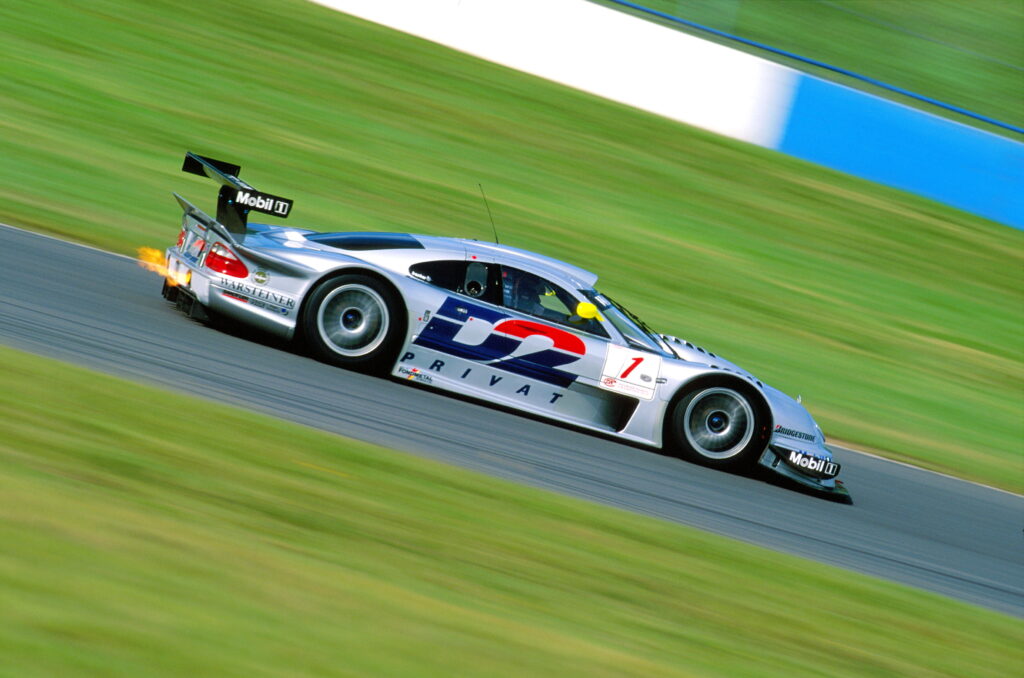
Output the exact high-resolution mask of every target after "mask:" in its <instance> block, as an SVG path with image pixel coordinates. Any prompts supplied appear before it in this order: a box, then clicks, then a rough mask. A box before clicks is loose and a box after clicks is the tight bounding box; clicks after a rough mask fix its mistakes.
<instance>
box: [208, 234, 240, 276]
mask: <svg viewBox="0 0 1024 678" xmlns="http://www.w3.org/2000/svg"><path fill="white" fill-rule="evenodd" d="M206 267H207V268H209V269H212V270H214V271H216V272H217V273H223V274H224V275H229V276H231V277H232V278H248V277H249V269H248V268H246V267H245V264H243V263H242V261H241V259H239V258H238V257H237V256H235V253H234V252H232V251H231V250H229V249H228V248H227V247H225V246H224V245H222V244H220V243H219V242H218V243H214V244H213V247H211V248H210V253H209V254H207V255H206Z"/></svg>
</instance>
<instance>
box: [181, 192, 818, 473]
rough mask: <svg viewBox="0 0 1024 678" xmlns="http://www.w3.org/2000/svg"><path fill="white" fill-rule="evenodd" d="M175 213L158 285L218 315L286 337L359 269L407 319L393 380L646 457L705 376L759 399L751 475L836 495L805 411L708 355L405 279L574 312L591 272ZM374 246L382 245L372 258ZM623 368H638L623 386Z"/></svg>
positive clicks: (422, 240) (542, 260)
mask: <svg viewBox="0 0 1024 678" xmlns="http://www.w3.org/2000/svg"><path fill="white" fill-rule="evenodd" d="M178 200H179V202H180V203H182V206H183V207H184V209H185V215H184V218H183V222H182V227H183V234H182V239H181V240H180V241H179V245H175V246H173V247H171V248H169V249H168V250H167V252H166V256H167V266H168V274H167V275H168V278H169V279H172V278H173V279H174V280H175V281H177V282H178V283H179V284H180V285H181V288H182V289H185V290H186V291H187V293H188V294H190V295H192V296H194V297H195V299H196V300H197V301H198V302H199V303H201V304H202V305H203V306H205V307H207V308H209V309H212V310H213V311H215V312H218V313H221V314H223V315H226V316H230V317H232V318H235V319H237V320H240V321H243V322H245V323H249V324H251V325H254V326H256V327H259V328H261V329H263V330H265V331H267V332H270V333H273V334H276V335H278V336H281V337H285V338H292V337H293V336H294V335H295V332H296V327H297V324H298V321H299V318H300V317H301V314H302V312H303V301H304V300H305V299H306V297H307V295H308V294H309V293H310V291H311V290H312V289H313V288H314V287H315V286H316V285H317V283H319V282H320V281H322V280H324V279H325V278H329V277H331V276H333V275H336V274H338V273H340V272H342V271H352V270H362V271H365V272H368V273H370V274H372V275H376V276H378V277H380V278H383V279H385V280H386V281H388V282H390V284H391V285H392V286H393V287H394V289H395V290H396V291H397V293H398V294H399V296H400V297H401V300H402V302H403V303H404V305H405V309H406V312H407V313H408V318H407V321H408V322H407V325H406V327H407V328H408V331H407V336H406V337H405V340H404V342H403V346H402V348H401V350H400V352H399V354H398V358H397V360H396V361H395V364H394V366H393V368H392V370H391V374H392V375H393V376H395V377H398V378H401V379H406V380H410V381H415V382H417V383H419V384H422V385H425V386H429V387H432V388H439V389H445V390H449V391H453V392H457V393H460V394H464V395H467V396H471V397H474V398H479V399H481V400H484V401H487V402H490V403H494V404H498V405H501V406H505V407H509V408H513V409H516V410H520V411H523V412H528V413H530V414H534V415H537V416H541V417H547V418H550V419H555V420H558V421H560V422H564V423H567V424H571V425H573V426H576V427H579V428H582V429H586V430H590V431H595V432H600V433H602V434H605V435H609V436H613V437H616V438H620V439H623V440H627V441H630V442H633V443H639V444H642V445H647V446H652V447H661V446H662V443H663V440H662V437H663V429H664V421H665V417H666V412H667V411H668V408H669V406H670V404H671V403H672V400H673V398H674V397H675V396H676V395H677V394H679V393H680V392H681V391H682V390H684V389H685V388H686V387H687V385H688V384H691V383H692V382H693V381H694V380H697V379H706V378H709V377H712V378H716V379H719V380H739V381H742V382H744V383H745V384H747V385H748V386H749V387H751V388H753V389H754V390H756V392H757V393H758V394H760V396H761V397H762V398H763V399H764V403H765V404H766V405H767V408H768V410H769V411H770V413H771V419H772V422H771V425H772V427H773V433H772V435H771V439H770V442H769V445H768V447H767V448H766V449H765V451H764V453H763V455H762V457H761V462H760V463H761V465H762V466H764V467H765V468H769V469H772V470H774V471H776V472H777V473H779V474H781V475H785V476H787V477H794V476H795V478H794V479H795V480H797V481H798V482H800V483H802V484H804V485H807V486H809V487H813V488H817V489H821V490H824V491H829V490H834V489H835V488H836V481H835V479H834V477H833V478H821V477H815V473H814V472H813V469H816V468H818V467H819V466H820V465H823V464H826V463H831V459H832V455H831V453H830V451H829V450H828V448H827V447H826V446H825V440H824V436H823V435H822V434H821V431H820V429H819V428H818V427H817V425H816V424H815V422H814V420H813V418H812V417H811V415H810V414H809V413H808V412H807V410H806V409H805V408H804V407H803V406H802V405H800V404H799V403H798V402H797V401H795V400H793V399H792V398H790V397H789V396H787V395H785V394H784V393H782V392H780V391H778V390H776V389H774V388H771V387H770V386H767V385H765V384H763V383H762V382H760V381H759V380H758V379H757V378H756V377H754V376H753V375H752V374H750V373H749V372H747V371H745V370H743V369H742V368H740V367H738V366H736V365H734V364H732V363H731V362H729V361H726V360H724V359H722V358H721V357H719V356H717V355H715V354H714V353H711V352H710V351H707V350H705V349H703V348H701V347H698V346H695V345H694V344H691V343H689V342H686V341H684V340H681V339H677V338H675V337H666V336H663V335H662V337H661V338H660V340H656V341H652V342H651V344H652V345H651V346H650V347H640V346H638V345H637V344H636V343H635V342H633V343H631V342H630V341H628V339H627V338H626V337H625V336H624V335H623V334H622V333H621V332H620V331H619V330H618V329H617V328H616V326H615V325H613V323H611V322H609V321H608V319H606V318H601V319H600V321H599V322H600V324H601V326H600V327H599V328H594V332H587V331H583V330H578V329H574V328H572V327H566V326H565V325H558V324H555V323H553V322H545V321H544V320H543V319H539V318H537V317H532V316H529V315H526V314H523V313H520V312H518V311H516V310H514V309H512V308H508V307H506V306H503V305H501V304H496V303H487V302H485V301H482V300H481V299H478V298H471V297H469V296H466V295H464V294H460V293H458V292H457V291H453V290H451V289H444V288H441V287H439V286H437V285H435V284H433V283H432V282H431V281H429V280H426V279H425V277H426V276H422V275H414V274H413V273H412V272H411V271H410V268H411V267H413V266H415V265H417V264H423V263H424V262H456V261H460V262H480V263H482V264H490V265H494V264H497V265H500V266H506V267H515V268H516V269H520V270H522V271H526V272H529V273H532V274H534V275H537V276H540V277H541V278H543V279H545V280H547V281H550V282H551V283H553V284H554V285H557V286H558V287H560V288H561V289H562V290H564V291H566V292H568V293H570V294H571V295H573V297H574V298H575V299H576V300H577V301H579V302H588V301H590V300H591V298H588V297H587V296H586V295H585V293H584V292H585V291H592V290H593V289H594V285H595V283H596V281H597V276H596V275H594V274H593V273H590V272H589V271H586V270H583V269H581V268H577V267H575V266H571V265H569V264H566V263H563V262H560V261H557V260H555V259H551V258H549V257H545V256H542V255H539V254H535V253H532V252H527V251H524V250H518V249H515V248H512V247H508V246H504V245H497V244H493V243H482V242H477V241H474V240H462V239H456V238H443V237H434V236H410V235H408V234H378V235H376V236H375V235H374V234H365V233H348V234H345V233H341V234H321V233H317V232H315V231H310V230H305V229H296V228H283V227H277V226H268V225H264V224H249V225H248V230H247V231H246V233H245V234H244V235H240V234H237V233H236V234H230V233H227V232H226V230H224V229H223V228H221V227H220V225H219V224H218V223H217V222H216V221H215V220H213V219H212V218H210V217H208V216H207V215H205V214H203V213H202V212H201V211H199V210H198V209H196V208H195V207H194V206H192V205H191V204H190V203H188V202H187V201H185V200H184V199H183V198H180V197H179V198H178ZM374 237H379V238H381V242H380V244H382V245H384V246H383V247H381V248H379V249H378V248H376V247H375V246H374V242H373V240H372V239H373V238H374ZM332 239H333V241H334V242H342V243H344V242H349V241H351V242H352V243H355V244H354V245H353V246H352V247H351V248H349V249H346V248H342V247H338V246H333V245H332V244H331V241H332ZM367 239H369V240H367ZM216 242H220V243H222V244H224V245H225V246H227V247H229V248H230V249H231V250H232V251H233V252H234V253H235V254H236V255H237V256H238V258H239V259H241V260H242V262H243V263H244V264H245V266H246V268H247V270H248V276H247V277H245V278H238V277H232V276H229V275H224V274H221V273H215V272H214V271H212V270H211V269H210V268H208V267H207V266H205V265H204V262H205V258H206V256H207V255H208V254H209V252H210V248H211V247H212V246H213V244H214V243H216ZM368 243H369V244H368ZM389 243H392V244H394V246H388V245H389ZM601 334H603V335H605V336H601ZM630 365H632V366H633V367H636V366H638V365H640V366H641V367H640V368H639V369H637V371H636V373H634V374H632V375H630V368H629V366H630ZM623 366H625V369H623ZM623 376H626V378H625V379H623V378H620V377H623ZM630 376H631V377H632V378H629V377H630ZM801 455H803V456H801ZM804 460H807V461H804ZM815 460H820V461H815ZM801 462H803V463H804V467H801V466H800V464H801ZM808 468H812V470H810V471H809V470H808ZM818 475H820V474H818Z"/></svg>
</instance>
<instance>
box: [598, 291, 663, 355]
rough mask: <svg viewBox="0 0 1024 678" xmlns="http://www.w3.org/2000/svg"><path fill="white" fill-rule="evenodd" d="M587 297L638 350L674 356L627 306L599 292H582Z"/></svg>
mask: <svg viewBox="0 0 1024 678" xmlns="http://www.w3.org/2000/svg"><path fill="white" fill-rule="evenodd" d="M580 291H581V292H583V294H584V296H586V297H587V299H589V300H590V301H591V302H592V303H593V304H594V305H595V306H597V309H598V310H599V311H600V312H601V315H603V316H604V317H605V318H607V319H608V322H610V323H611V324H612V325H614V326H615V329H617V330H618V331H619V332H620V333H621V334H622V336H623V337H625V338H626V341H627V342H628V343H629V344H631V345H633V346H637V347H638V348H645V349H647V350H649V351H655V352H656V353H666V354H668V355H672V352H671V351H670V350H669V349H668V347H667V346H666V345H665V343H664V342H663V341H662V339H661V337H660V336H658V334H657V333H656V332H655V331H654V330H652V329H651V328H650V327H648V326H647V325H646V324H644V321H643V320H640V318H638V317H637V316H636V315H634V314H633V313H630V312H629V311H628V310H627V309H626V307H625V306H622V305H621V304H618V303H616V302H615V301H613V300H612V299H611V298H609V297H607V296H605V295H603V294H601V293H600V292H598V291H597V290H580Z"/></svg>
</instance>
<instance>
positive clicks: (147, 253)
mask: <svg viewBox="0 0 1024 678" xmlns="http://www.w3.org/2000/svg"><path fill="white" fill-rule="evenodd" d="M136 252H137V253H138V259H137V261H138V264H139V266H141V267H142V268H144V269H146V270H147V271H153V272H154V273H158V274H160V275H162V276H163V277H164V278H166V280H167V284H168V285H170V286H171V287H177V286H178V285H184V284H185V283H186V282H187V280H186V276H187V275H188V274H187V272H186V273H182V272H180V271H179V272H176V273H171V271H170V270H169V269H168V268H167V260H166V259H165V258H164V253H163V252H161V251H160V250H158V249H154V248H152V247H140V248H138V249H137V250H136Z"/></svg>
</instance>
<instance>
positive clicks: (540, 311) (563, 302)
mask: <svg viewBox="0 0 1024 678" xmlns="http://www.w3.org/2000/svg"><path fill="white" fill-rule="evenodd" d="M501 283H502V284H501V299H502V305H503V306H505V307H507V308H511V309H515V310H517V311H519V312H521V313H526V314H528V315H532V316H536V317H538V318H541V319H543V320H547V321H550V322H554V323H558V324H559V325H565V326H567V327H572V328H575V329H579V330H583V331H584V332H589V333H591V334H596V335H598V336H601V337H607V336H608V333H607V332H605V330H604V328H603V327H601V323H600V322H598V321H597V320H595V319H589V320H588V319H585V318H580V317H579V316H577V315H576V305H577V304H578V303H579V302H578V301H577V299H576V297H574V296H572V295H571V294H569V293H568V292H566V291H565V290H563V289H562V288H561V287H559V286H558V285H555V284H554V283H551V282H549V281H547V280H545V279H544V278H541V277H540V276H538V275H534V274H533V273H530V272H528V271H521V270H519V269H518V268H512V267H511V266H502V267H501Z"/></svg>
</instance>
